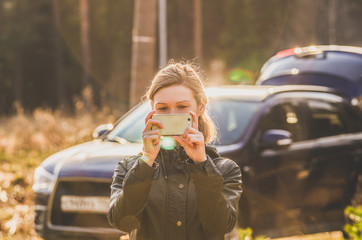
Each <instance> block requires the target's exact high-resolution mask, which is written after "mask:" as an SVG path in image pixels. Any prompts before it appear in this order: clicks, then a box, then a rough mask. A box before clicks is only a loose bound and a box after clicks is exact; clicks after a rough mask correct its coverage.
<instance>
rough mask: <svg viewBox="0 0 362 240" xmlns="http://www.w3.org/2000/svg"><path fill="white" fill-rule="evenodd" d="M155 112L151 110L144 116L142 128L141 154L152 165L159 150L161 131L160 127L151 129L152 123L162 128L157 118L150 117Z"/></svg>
mask: <svg viewBox="0 0 362 240" xmlns="http://www.w3.org/2000/svg"><path fill="white" fill-rule="evenodd" d="M155 113H156V110H152V111H151V112H150V113H149V114H148V115H147V117H146V118H145V125H146V127H145V129H144V130H143V135H142V139H143V156H142V160H144V161H145V162H146V163H147V164H148V165H150V166H152V164H153V162H154V161H155V159H156V157H157V155H158V152H159V151H160V142H161V133H160V129H153V130H152V125H157V126H158V127H159V128H162V124H161V122H160V121H159V120H156V119H152V116H153V115H154V114H155Z"/></svg>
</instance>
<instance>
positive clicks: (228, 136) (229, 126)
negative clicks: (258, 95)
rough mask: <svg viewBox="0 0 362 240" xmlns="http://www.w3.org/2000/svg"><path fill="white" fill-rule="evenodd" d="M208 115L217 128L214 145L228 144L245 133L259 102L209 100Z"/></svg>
mask: <svg viewBox="0 0 362 240" xmlns="http://www.w3.org/2000/svg"><path fill="white" fill-rule="evenodd" d="M210 106H211V109H210V115H211V118H212V119H213V120H214V123H215V125H216V128H217V130H218V139H217V140H216V141H215V142H214V143H215V144H216V145H229V144H233V143H235V142H237V141H238V140H239V139H240V138H241V137H242V136H243V134H244V133H245V131H246V129H247V127H248V126H249V124H250V122H251V120H252V118H253V117H254V115H255V113H256V111H257V110H258V109H259V106H260V103H259V102H251V101H236V100H213V101H211V104H210Z"/></svg>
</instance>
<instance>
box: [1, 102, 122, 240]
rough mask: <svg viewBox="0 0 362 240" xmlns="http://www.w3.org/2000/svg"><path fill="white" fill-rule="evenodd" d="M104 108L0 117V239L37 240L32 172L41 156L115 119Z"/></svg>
mask: <svg viewBox="0 0 362 240" xmlns="http://www.w3.org/2000/svg"><path fill="white" fill-rule="evenodd" d="M118 115H119V114H118ZM115 120H116V119H115V117H114V115H112V114H110V111H109V110H107V109H104V110H103V111H100V112H94V113H92V114H84V113H83V114H82V112H81V111H80V110H79V111H78V112H77V113H76V114H75V115H74V116H65V115H64V114H62V112H61V111H51V110H44V109H37V110H35V111H34V112H33V113H32V114H24V111H23V110H22V109H21V108H19V109H18V114H16V115H14V116H12V117H8V118H0V239H22V240H23V239H40V238H39V237H37V236H36V233H35V230H34V227H33V218H34V204H33V198H32V197H33V193H32V190H31V186H32V183H33V171H34V169H35V168H36V167H37V166H38V165H39V164H40V162H41V161H42V160H44V158H46V157H47V156H49V155H51V154H52V153H54V152H57V151H59V150H61V149H64V148H66V147H69V146H71V145H74V144H77V143H80V142H84V141H88V140H90V139H91V134H92V132H93V130H94V128H95V127H96V126H98V125H99V124H104V123H110V122H111V123H113V122H115Z"/></svg>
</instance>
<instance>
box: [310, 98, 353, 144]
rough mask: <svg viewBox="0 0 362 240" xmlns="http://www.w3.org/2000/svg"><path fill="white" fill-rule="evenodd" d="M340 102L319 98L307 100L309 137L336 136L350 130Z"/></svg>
mask: <svg viewBox="0 0 362 240" xmlns="http://www.w3.org/2000/svg"><path fill="white" fill-rule="evenodd" d="M340 106H341V105H340V104H338V103H331V102H325V101H319V100H309V101H308V102H307V108H308V110H307V111H308V114H306V120H307V123H308V139H315V138H321V137H328V136H334V135H339V134H344V133H348V132H349V127H348V125H347V124H346V119H345V114H344V112H343V111H342V108H340Z"/></svg>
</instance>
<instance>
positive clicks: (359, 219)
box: [344, 205, 362, 240]
mask: <svg viewBox="0 0 362 240" xmlns="http://www.w3.org/2000/svg"><path fill="white" fill-rule="evenodd" d="M345 214H346V216H348V218H349V219H350V220H351V221H352V223H351V224H346V225H345V226H344V231H345V232H346V233H347V234H348V236H349V239H353V240H357V239H362V205H360V206H358V207H356V208H354V207H352V206H348V207H347V208H346V209H345Z"/></svg>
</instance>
